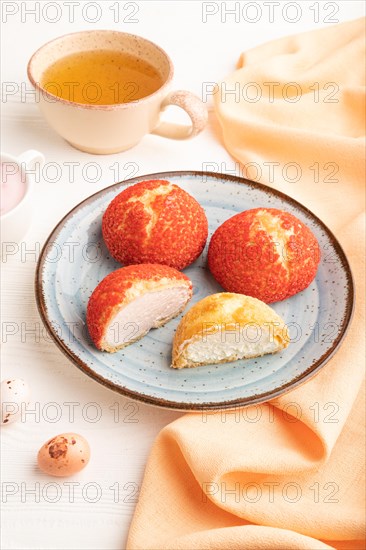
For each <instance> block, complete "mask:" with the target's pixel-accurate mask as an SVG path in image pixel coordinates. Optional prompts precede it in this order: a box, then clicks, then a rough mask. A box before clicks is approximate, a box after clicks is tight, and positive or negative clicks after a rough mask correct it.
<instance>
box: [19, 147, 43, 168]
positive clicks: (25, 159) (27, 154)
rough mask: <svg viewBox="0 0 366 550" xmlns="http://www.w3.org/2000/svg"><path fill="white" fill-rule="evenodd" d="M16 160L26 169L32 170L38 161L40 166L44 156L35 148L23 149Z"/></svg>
mask: <svg viewBox="0 0 366 550" xmlns="http://www.w3.org/2000/svg"><path fill="white" fill-rule="evenodd" d="M17 160H18V162H19V164H20V165H21V166H22V165H24V166H25V167H26V168H28V170H34V168H35V165H36V164H37V163H39V164H40V166H43V164H44V156H43V155H42V153H40V152H39V151H36V150H35V149H29V150H28V151H24V153H22V154H21V155H20V156H19V157H18V159H17Z"/></svg>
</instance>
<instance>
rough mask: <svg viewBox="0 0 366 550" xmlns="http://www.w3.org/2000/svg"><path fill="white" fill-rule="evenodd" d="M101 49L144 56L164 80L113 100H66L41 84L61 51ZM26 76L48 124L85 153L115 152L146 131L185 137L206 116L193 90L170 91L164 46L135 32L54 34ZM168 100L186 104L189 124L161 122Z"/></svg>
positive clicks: (196, 130)
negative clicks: (137, 95)
mask: <svg viewBox="0 0 366 550" xmlns="http://www.w3.org/2000/svg"><path fill="white" fill-rule="evenodd" d="M103 49H104V50H116V51H121V52H126V53H129V54H132V55H134V56H135V57H138V58H142V59H144V60H146V61H147V62H148V63H150V64H151V65H153V66H154V68H155V69H157V70H158V72H159V74H160V75H161V76H162V79H163V82H164V83H163V85H162V86H161V87H160V88H159V89H158V90H157V91H156V92H154V93H152V94H151V95H149V96H146V97H144V98H142V99H139V100H135V101H133V102H130V103H120V104H114V105H96V104H81V103H76V102H73V101H68V100H65V99H62V98H59V97H56V96H54V95H52V94H50V93H48V92H47V91H46V90H45V89H44V88H42V86H41V85H40V82H41V80H42V74H43V72H44V71H45V69H47V68H48V67H49V66H50V65H51V64H53V63H54V62H55V61H57V60H58V59H60V58H61V57H64V56H67V55H69V54H73V53H76V52H81V51H90V50H103ZM28 78H29V80H30V82H31V83H32V85H33V86H34V87H35V88H36V90H37V92H38V97H37V100H38V98H39V106H40V109H41V111H42V113H43V115H44V117H45V118H46V120H47V121H48V123H49V124H50V126H52V128H53V129H54V130H56V132H57V133H58V134H60V135H61V136H62V137H63V138H65V139H66V140H67V141H68V142H69V143H70V144H71V145H73V146H74V147H76V148H77V149H80V150H81V151H86V152H88V153H94V154H109V153H118V152H120V151H124V150H126V149H129V148H130V147H133V146H134V145H136V144H137V143H138V142H139V141H140V140H141V138H142V137H143V136H144V135H146V134H149V133H154V134H157V135H159V136H163V137H168V138H173V139H187V138H190V137H193V136H195V135H197V134H198V133H199V132H200V131H201V130H203V128H204V126H205V124H206V121H207V109H206V106H205V105H204V103H202V101H201V100H200V99H199V98H198V97H197V96H195V95H194V94H192V93H191V92H186V91H176V92H169V88H170V85H171V81H172V78H173V64H172V62H171V60H170V58H169V57H168V55H167V54H166V53H165V51H164V50H162V49H161V48H160V47H159V46H157V45H156V44H154V43H153V42H150V41H149V40H146V39H145V38H141V37H140V36H136V35H134V34H128V33H124V32H118V31H106V30H100V31H99V30H95V31H94V30H93V31H84V32H77V33H72V34H67V35H64V36H61V37H59V38H56V39H55V40H52V41H51V42H48V43H47V44H45V45H44V46H42V47H41V48H40V49H39V50H37V51H36V53H35V54H34V55H33V56H32V57H31V59H30V61H29V63H28ZM168 105H177V106H178V107H181V108H182V109H184V110H185V111H186V112H187V113H188V115H189V117H190V119H191V125H190V126H184V125H180V124H174V123H170V122H160V113H161V112H162V111H163V110H164V109H165V108H166V107H167V106H168Z"/></svg>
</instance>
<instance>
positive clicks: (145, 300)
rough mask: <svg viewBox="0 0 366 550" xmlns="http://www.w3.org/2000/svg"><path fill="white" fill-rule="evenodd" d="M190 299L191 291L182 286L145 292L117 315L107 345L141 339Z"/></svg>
mask: <svg viewBox="0 0 366 550" xmlns="http://www.w3.org/2000/svg"><path fill="white" fill-rule="evenodd" d="M188 297H189V290H188V289H187V288H186V287H179V286H177V287H174V288H167V289H165V290H158V291H154V292H146V293H145V294H143V295H141V296H139V297H137V298H136V299H134V300H132V301H131V302H129V303H128V304H127V305H126V306H125V307H124V308H122V309H121V310H120V311H119V312H118V313H117V315H115V317H114V318H113V319H112V321H111V323H110V324H109V326H108V328H107V330H106V334H105V338H104V340H105V342H106V343H107V344H108V345H109V346H111V347H118V346H120V345H122V344H126V343H128V342H130V341H131V340H136V339H137V338H140V337H141V336H143V335H144V334H146V333H147V332H148V331H149V330H150V329H152V328H155V327H157V326H159V325H160V323H161V322H162V321H163V320H164V319H169V318H171V317H174V315H175V314H177V313H178V312H179V310H180V309H182V308H183V306H184V304H185V303H186V302H187V300H188Z"/></svg>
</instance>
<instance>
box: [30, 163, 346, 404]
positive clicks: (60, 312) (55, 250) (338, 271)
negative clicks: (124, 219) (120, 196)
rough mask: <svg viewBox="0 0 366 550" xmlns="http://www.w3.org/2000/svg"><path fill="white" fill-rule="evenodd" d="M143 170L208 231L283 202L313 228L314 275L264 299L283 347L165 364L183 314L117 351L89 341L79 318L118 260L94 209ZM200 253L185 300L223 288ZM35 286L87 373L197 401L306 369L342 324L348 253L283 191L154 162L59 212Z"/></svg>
mask: <svg viewBox="0 0 366 550" xmlns="http://www.w3.org/2000/svg"><path fill="white" fill-rule="evenodd" d="M145 179H169V181H171V182H173V183H175V184H177V185H179V186H180V187H182V188H183V189H185V190H186V191H188V193H190V194H191V195H193V196H194V197H195V198H196V199H197V200H198V202H199V203H200V204H201V205H202V206H203V208H204V209H205V211H206V214H207V217H208V221H209V231H210V235H212V233H213V232H214V231H215V229H216V228H217V227H218V226H219V225H220V224H221V223H223V222H224V221H225V220H227V219H228V218H230V217H231V216H233V215H234V214H236V213H238V212H242V211H243V210H247V209H249V208H256V207H272V208H279V209H282V210H286V211H288V212H291V213H292V214H294V215H295V216H297V217H298V218H300V220H302V221H303V222H305V223H306V224H307V225H308V226H309V227H310V228H311V229H312V231H313V232H314V234H315V235H316V237H317V239H318V242H319V244H320V248H321V251H322V259H321V263H320V266H319V269H318V272H317V276H316V279H315V281H314V282H313V283H312V284H311V285H310V287H309V288H307V289H306V290H304V291H303V292H300V293H299V294H297V295H296V296H293V297H291V298H289V299H287V300H285V301H283V302H278V303H276V304H273V308H274V309H275V310H276V311H277V313H278V314H279V315H281V317H283V318H284V320H285V322H286V323H287V324H288V326H289V329H290V335H291V339H292V341H291V344H290V345H289V347H288V348H287V349H286V350H285V351H283V352H281V353H277V354H274V355H265V356H263V357H261V358H256V359H246V360H241V361H235V362H233V363H227V364H220V365H210V366H205V367H198V368H194V369H182V370H175V369H171V368H170V360H171V349H172V340H173V336H174V331H175V330H176V327H177V325H178V323H179V321H180V319H181V317H182V316H180V317H178V318H176V319H174V320H172V321H170V322H169V323H168V324H167V325H166V326H164V327H161V328H159V329H154V330H152V331H150V333H149V334H148V335H147V336H145V337H144V338H143V339H142V340H140V341H138V342H135V343H134V344H131V345H130V346H128V347H127V348H125V349H123V350H121V351H120V352H117V353H114V354H108V353H106V352H100V351H98V350H97V349H95V347H94V346H93V344H92V343H91V341H90V339H89V336H88V331H87V329H86V325H85V311H86V306H87V302H88V299H89V297H90V295H91V293H92V291H93V289H94V288H95V287H96V285H97V284H98V283H99V282H100V281H101V280H102V279H103V277H105V276H106V275H107V274H108V273H110V272H111V271H113V270H115V269H117V268H118V267H120V265H119V264H117V263H116V262H115V261H114V260H113V259H112V258H111V257H110V256H109V254H108V251H107V249H106V247H105V245H104V243H103V239H102V234H101V219H102V215H103V212H104V211H105V209H106V207H107V205H108V204H109V203H110V201H111V200H112V199H113V198H114V197H115V196H116V195H117V193H119V192H120V191H122V190H123V189H124V188H125V187H126V185H131V184H134V183H137V182H139V181H143V180H145ZM206 254H207V246H206V248H205V250H204V253H203V254H202V255H201V257H200V258H199V259H198V260H197V261H196V262H194V263H193V264H192V265H190V266H189V267H188V268H187V269H185V273H186V274H187V275H188V277H190V279H191V280H192V281H193V284H194V296H193V299H192V301H191V305H192V304H193V303H195V302H196V301H198V300H201V299H202V298H204V297H205V296H207V295H208V294H212V293H215V292H221V291H222V288H221V287H220V286H219V285H218V284H217V283H216V281H215V280H214V279H213V277H212V275H211V274H210V272H209V271H208V269H207V268H206ZM56 260H57V261H56ZM36 295H37V302H38V307H39V311H40V314H41V316H42V319H43V321H44V323H45V325H46V327H47V328H48V330H49V332H50V334H51V335H52V337H53V339H54V340H55V342H56V344H57V345H58V346H59V347H60V348H61V350H62V351H63V352H64V353H65V354H66V355H67V357H68V358H69V359H70V360H71V361H72V362H73V363H75V365H76V366H77V367H79V368H80V369H81V370H83V371H84V372H85V373H86V374H88V375H89V376H91V377H92V378H94V379H95V380H97V381H98V382H100V383H102V384H104V385H106V386H108V387H109V388H112V389H113V390H115V391H118V392H119V393H122V394H124V395H126V396H129V397H132V398H134V399H139V400H141V401H144V402H146V403H151V404H155V405H159V406H163V407H168V408H172V409H182V410H203V409H219V408H230V407H233V406H235V405H250V404H253V403H259V402H262V401H267V400H269V399H272V398H274V397H276V396H279V395H281V394H282V393H284V392H286V391H288V390H290V389H291V388H293V387H294V386H296V385H298V384H300V383H302V382H304V381H305V380H307V379H309V378H310V377H311V376H313V375H314V374H315V373H316V372H318V371H319V369H320V368H322V367H323V366H324V365H325V363H326V362H327V361H328V360H329V359H330V357H331V356H332V354H333V353H334V352H335V350H336V349H337V347H338V346H339V344H340V342H341V340H342V338H343V336H344V334H345V332H346V329H347V326H348V324H349V322H350V318H351V315H352V310H353V295H354V292H353V282H352V275H351V271H350V267H349V264H348V261H347V259H346V257H345V254H344V252H343V251H342V249H341V247H340V245H339V244H338V242H337V241H336V239H335V237H334V236H333V235H332V233H331V232H330V231H329V230H328V229H327V227H325V225H324V224H323V223H322V222H321V221H320V220H319V219H318V218H316V217H315V216H314V215H313V214H312V213H311V212H310V211H309V210H307V209H306V208H305V207H303V206H301V204H299V203H297V202H296V201H294V200H293V199H291V198H290V197H288V196H286V195H284V194H282V193H280V192H277V191H275V190H273V189H271V188H269V187H266V186H263V185H260V184H258V183H254V182H251V181H248V180H245V179H243V178H237V177H232V176H227V175H222V174H216V173H204V172H163V173H159V174H149V175H148V176H141V177H137V178H133V179H131V180H128V181H127V182H123V183H118V184H115V185H112V186H111V187H108V188H107V189H103V190H102V191H100V192H99V193H96V194H95V195H93V196H91V197H90V198H88V199H86V200H85V201H83V202H82V203H81V204H79V205H78V206H76V207H75V208H74V209H73V210H72V211H71V212H70V213H69V214H67V216H66V217H65V218H64V219H63V220H62V221H61V222H60V223H59V224H58V226H57V227H56V228H55V230H54V231H53V232H52V234H51V235H50V237H49V239H48V241H47V243H46V244H45V246H44V249H43V251H42V254H41V258H40V260H39V264H38V269H37V275H36ZM188 307H189V306H188Z"/></svg>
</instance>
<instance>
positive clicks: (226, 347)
mask: <svg viewBox="0 0 366 550" xmlns="http://www.w3.org/2000/svg"><path fill="white" fill-rule="evenodd" d="M279 347H280V346H279V345H278V342H277V340H276V338H275V337H274V336H273V330H270V327H268V326H267V327H266V326H257V327H253V326H246V327H245V326H244V327H240V325H237V327H236V328H235V329H232V330H230V331H229V330H222V329H220V328H217V329H216V330H215V329H214V330H213V331H212V332H211V333H203V334H202V336H201V337H200V338H199V339H198V340H197V339H196V340H195V341H193V342H191V343H189V344H188V346H187V348H186V350H185V355H186V357H187V360H188V361H190V362H193V363H218V362H220V361H223V360H225V359H231V360H234V359H243V358H249V357H258V356H260V355H265V354H266V353H273V352H275V351H277V350H278V349H279Z"/></svg>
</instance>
